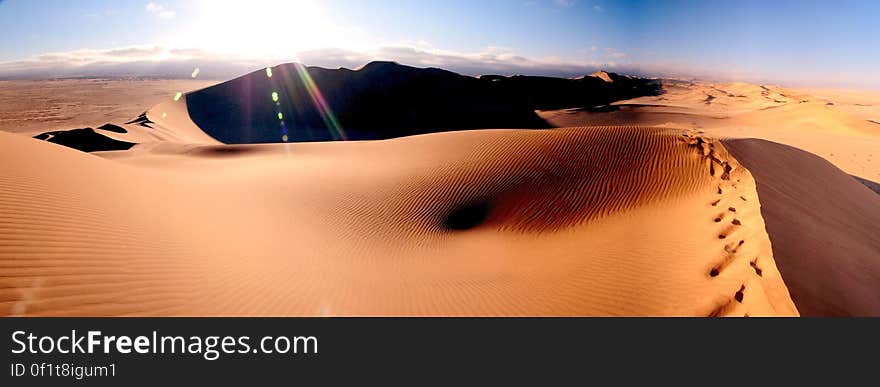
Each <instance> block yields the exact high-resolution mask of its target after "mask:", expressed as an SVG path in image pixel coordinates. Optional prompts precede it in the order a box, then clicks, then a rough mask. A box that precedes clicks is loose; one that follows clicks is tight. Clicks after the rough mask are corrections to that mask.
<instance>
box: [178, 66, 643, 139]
mask: <svg viewBox="0 0 880 387" xmlns="http://www.w3.org/2000/svg"><path fill="white" fill-rule="evenodd" d="M605 77H606V78H608V79H611V78H612V77H613V78H614V79H615V80H616V82H613V83H608V82H606V81H605V80H602V79H599V78H596V77H581V78H577V79H563V78H551V77H534V76H511V77H507V76H498V75H486V76H481V77H471V76H465V75H460V74H456V73H453V72H450V71H446V70H442V69H436V68H415V67H410V66H404V65H400V64H397V63H392V62H371V63H368V64H366V65H365V66H363V67H361V68H358V69H356V70H349V69H345V68H341V69H325V68H320V67H306V66H303V65H301V64H297V63H288V64H283V65H279V66H275V67H272V68H271V69H269V70H268V71H266V70H259V71H255V72H252V73H250V74H247V75H244V76H242V77H239V78H236V79H233V80H230V81H228V82H224V83H221V84H218V85H214V86H212V87H208V88H205V89H202V90H197V91H194V92H192V93H188V94H187V95H186V104H187V106H189V108H190V110H191V111H190V116H191V117H192V120H193V121H194V122H195V123H196V124H197V125H198V126H199V127H200V128H202V129H203V130H204V131H205V132H206V133H208V134H209V135H211V136H212V137H214V138H216V139H217V140H219V141H221V142H224V143H227V144H242V143H265V142H282V141H283V140H282V138H285V139H287V141H291V142H301V141H326V140H339V139H348V140H372V139H386V138H392V137H399V136H405V135H414V134H424V133H433V132H438V131H448V130H459V129H487V128H548V127H550V125H548V124H547V123H546V122H545V121H544V120H542V119H541V118H540V117H538V116H537V115H536V114H535V109H554V108H560V107H569V106H587V105H590V106H591V105H596V104H607V103H610V102H612V101H616V100H620V99H625V98H635V97H639V96H644V95H653V94H656V93H657V90H658V88H657V87H658V85H657V84H656V82H654V81H651V80H646V79H640V78H632V77H624V76H619V75H617V74H613V73H612V74H609V73H605ZM341 128H344V131H340V129H341Z"/></svg>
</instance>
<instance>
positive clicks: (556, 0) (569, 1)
mask: <svg viewBox="0 0 880 387" xmlns="http://www.w3.org/2000/svg"><path fill="white" fill-rule="evenodd" d="M575 2H576V1H575V0H553V4H555V5H556V6H558V7H562V8H571V7H574V4H575Z"/></svg>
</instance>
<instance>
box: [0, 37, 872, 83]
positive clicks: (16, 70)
mask: <svg viewBox="0 0 880 387" xmlns="http://www.w3.org/2000/svg"><path fill="white" fill-rule="evenodd" d="M419 43H420V44H418V45H403V44H401V45H392V46H387V45H386V46H378V47H376V48H372V49H359V50H354V49H341V48H321V49H311V50H305V51H300V52H298V53H296V54H294V55H289V56H278V57H271V58H265V57H264V58H256V59H255V58H253V57H245V56H241V55H231V54H224V53H221V52H217V51H210V50H206V49H203V48H191V47H167V46H162V45H139V46H128V47H116V48H108V49H81V50H74V51H65V52H52V53H44V54H41V55H37V56H34V57H31V58H26V59H22V60H15V61H7V62H0V79H13V78H30V79H41V78H55V77H79V76H99V77H100V76H156V77H167V78H190V77H191V76H192V72H193V69H195V68H197V67H198V68H199V69H200V70H199V71H200V72H199V78H202V79H217V80H226V79H231V78H234V77H236V76H239V75H242V74H246V73H248V72H251V71H254V70H257V69H260V68H261V67H265V66H268V65H276V64H280V63H285V62H301V63H304V64H306V65H309V66H320V67H326V68H338V67H346V68H350V69H354V68H357V67H360V66H362V65H364V64H366V63H369V62H370V61H374V60H390V61H396V62H398V63H401V64H405V65H411V66H416V67H439V68H443V69H446V70H450V71H454V72H457V73H460V74H466V75H480V74H501V75H511V74H524V75H546V76H559V77H574V76H580V75H584V74H589V73H592V72H594V71H596V70H608V71H613V72H617V73H623V74H630V75H641V76H650V77H674V78H686V79H703V80H711V81H745V82H753V83H768V82H769V83H780V82H794V83H799V84H807V83H804V82H805V81H803V79H813V80H815V79H817V77H809V74H787V75H786V74H782V75H777V76H776V77H773V78H772V79H770V77H769V74H758V73H755V72H753V71H748V70H744V69H741V68H736V67H735V66H733V65H731V66H726V67H725V68H723V69H719V68H716V67H701V66H699V65H694V64H687V63H682V62H680V61H670V60H666V59H664V58H663V57H662V56H661V57H656V56H655V57H651V58H646V59H644V60H637V59H636V58H634V57H630V56H628V55H626V54H625V53H623V52H620V51H617V50H615V49H611V48H605V49H601V51H599V52H597V54H600V55H599V56H600V57H601V58H600V59H595V60H577V59H572V58H564V57H528V56H525V55H522V54H521V53H517V52H516V51H514V50H512V49H510V48H504V47H487V48H485V49H483V50H479V51H473V52H458V51H450V50H442V49H438V48H433V47H431V46H430V45H428V44H427V43H426V42H419ZM588 50H589V51H588ZM591 51H593V50H592V47H589V48H588V47H584V52H587V53H588V52H591ZM844 78H845V77H841V78H840V79H836V78H835V79H824V81H827V82H825V83H823V84H824V85H826V86H827V85H847V84H849V83H853V84H856V83H857V82H861V83H858V84H860V85H862V87H864V85H863V83H864V80H863V79H848V78H847V79H844ZM826 83H827V84H826ZM810 84H816V85H823V84H820V83H818V82H811V83H810Z"/></svg>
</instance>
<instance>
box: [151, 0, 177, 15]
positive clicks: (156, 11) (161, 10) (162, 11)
mask: <svg viewBox="0 0 880 387" xmlns="http://www.w3.org/2000/svg"><path fill="white" fill-rule="evenodd" d="M144 9H145V10H146V11H147V13H150V14H153V15H156V17H158V18H160V19H171V18H173V17H174V15H175V13H174V11H172V10H170V9H166V8H165V6H164V5H161V4H156V3H154V2H152V1H151V2H149V3H147V5H146V7H144Z"/></svg>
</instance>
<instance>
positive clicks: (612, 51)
mask: <svg viewBox="0 0 880 387" xmlns="http://www.w3.org/2000/svg"><path fill="white" fill-rule="evenodd" d="M876 11H880V4H877V3H874V2H867V1H845V2H840V3H834V4H830V3H825V2H812V1H797V2H788V1H780V2H772V3H763V2H757V1H743V2H732V1H703V2H696V1H680V2H662V3H661V2H643V1H586V0H542V1H537V0H536V1H489V2H464V1H449V2H443V3H442V4H420V3H418V2H403V3H394V2H388V1H378V2H370V4H363V3H362V2H353V1H333V2H312V1H271V0H253V1H248V2H237V1H176V0H168V1H152V2H151V1H141V0H124V1H104V0H87V1H81V2H76V3H72V2H66V1H55V0H51V1H16V0H12V1H0V33H2V34H3V35H4V36H7V37H12V38H11V39H5V40H4V41H3V42H2V43H0V78H5V79H10V78H50V77H83V76H159V77H170V78H187V77H190V76H191V74H192V73H193V71H194V69H195V68H199V77H201V78H209V79H228V78H230V77H234V76H238V75H242V74H245V73H247V72H250V71H253V70H256V69H258V68H260V67H263V66H271V65H277V64H280V63H285V62H301V63H304V64H306V65H310V66H320V67H327V68H337V67H346V68H356V67H359V66H361V65H363V64H366V63H368V62H370V61H375V60H389V61H395V62H398V63H401V64H405V65H410V66H416V67H440V68H444V69H447V70H450V71H455V72H458V73H462V74H467V75H477V74H502V75H510V74H525V75H546V76H561V77H571V76H578V75H584V74H588V73H591V72H593V71H596V70H599V69H602V70H607V71H613V72H618V73H623V74H633V75H641V76H649V77H664V78H685V79H700V80H710V81H744V82H753V83H773V84H780V85H785V86H798V87H832V88H867V89H877V88H880V78H878V77H876V76H875V75H874V74H873V71H874V69H873V66H874V64H875V63H878V62H880V54H878V53H877V52H876V51H872V50H871V49H870V42H871V40H872V38H875V37H878V36H880V28H878V27H877V26H876V24H875V23H872V22H871V21H870V20H869V19H870V17H871V15H874V14H877V12H876Z"/></svg>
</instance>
